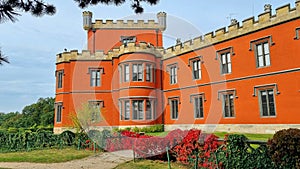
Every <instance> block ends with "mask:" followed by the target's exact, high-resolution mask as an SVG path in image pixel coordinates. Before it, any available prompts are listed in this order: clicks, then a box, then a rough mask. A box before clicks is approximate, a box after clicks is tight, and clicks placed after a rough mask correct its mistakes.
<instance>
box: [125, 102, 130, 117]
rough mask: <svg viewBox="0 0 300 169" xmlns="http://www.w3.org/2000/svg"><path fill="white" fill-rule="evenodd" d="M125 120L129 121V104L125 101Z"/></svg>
mask: <svg viewBox="0 0 300 169" xmlns="http://www.w3.org/2000/svg"><path fill="white" fill-rule="evenodd" d="M124 104H125V106H124V107H125V120H129V119H130V104H129V101H125V102H124Z"/></svg>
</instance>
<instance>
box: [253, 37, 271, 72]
mask: <svg viewBox="0 0 300 169" xmlns="http://www.w3.org/2000/svg"><path fill="white" fill-rule="evenodd" d="M256 62H257V63H256V64H257V65H256V66H257V67H265V66H270V65H271V62H270V50H269V42H268V41H266V42H262V43H258V44H256Z"/></svg>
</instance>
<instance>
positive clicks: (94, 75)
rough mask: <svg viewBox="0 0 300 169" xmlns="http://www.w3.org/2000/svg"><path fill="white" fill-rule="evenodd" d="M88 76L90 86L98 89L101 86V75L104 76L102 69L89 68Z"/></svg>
mask: <svg viewBox="0 0 300 169" xmlns="http://www.w3.org/2000/svg"><path fill="white" fill-rule="evenodd" d="M88 73H89V74H90V86H91V87H100V86H101V83H102V82H101V74H104V70H103V68H89V72H88Z"/></svg>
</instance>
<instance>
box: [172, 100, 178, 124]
mask: <svg viewBox="0 0 300 169" xmlns="http://www.w3.org/2000/svg"><path fill="white" fill-rule="evenodd" d="M178 103H179V100H178V99H171V100H170V106H171V109H170V111H171V118H172V119H178Z"/></svg>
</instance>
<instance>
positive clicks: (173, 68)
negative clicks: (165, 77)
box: [167, 63, 179, 85]
mask: <svg viewBox="0 0 300 169" xmlns="http://www.w3.org/2000/svg"><path fill="white" fill-rule="evenodd" d="M178 69H179V68H178V64H177V63H173V64H170V65H167V72H168V73H169V80H170V81H169V82H170V84H171V85H174V84H177V83H178Z"/></svg>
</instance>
